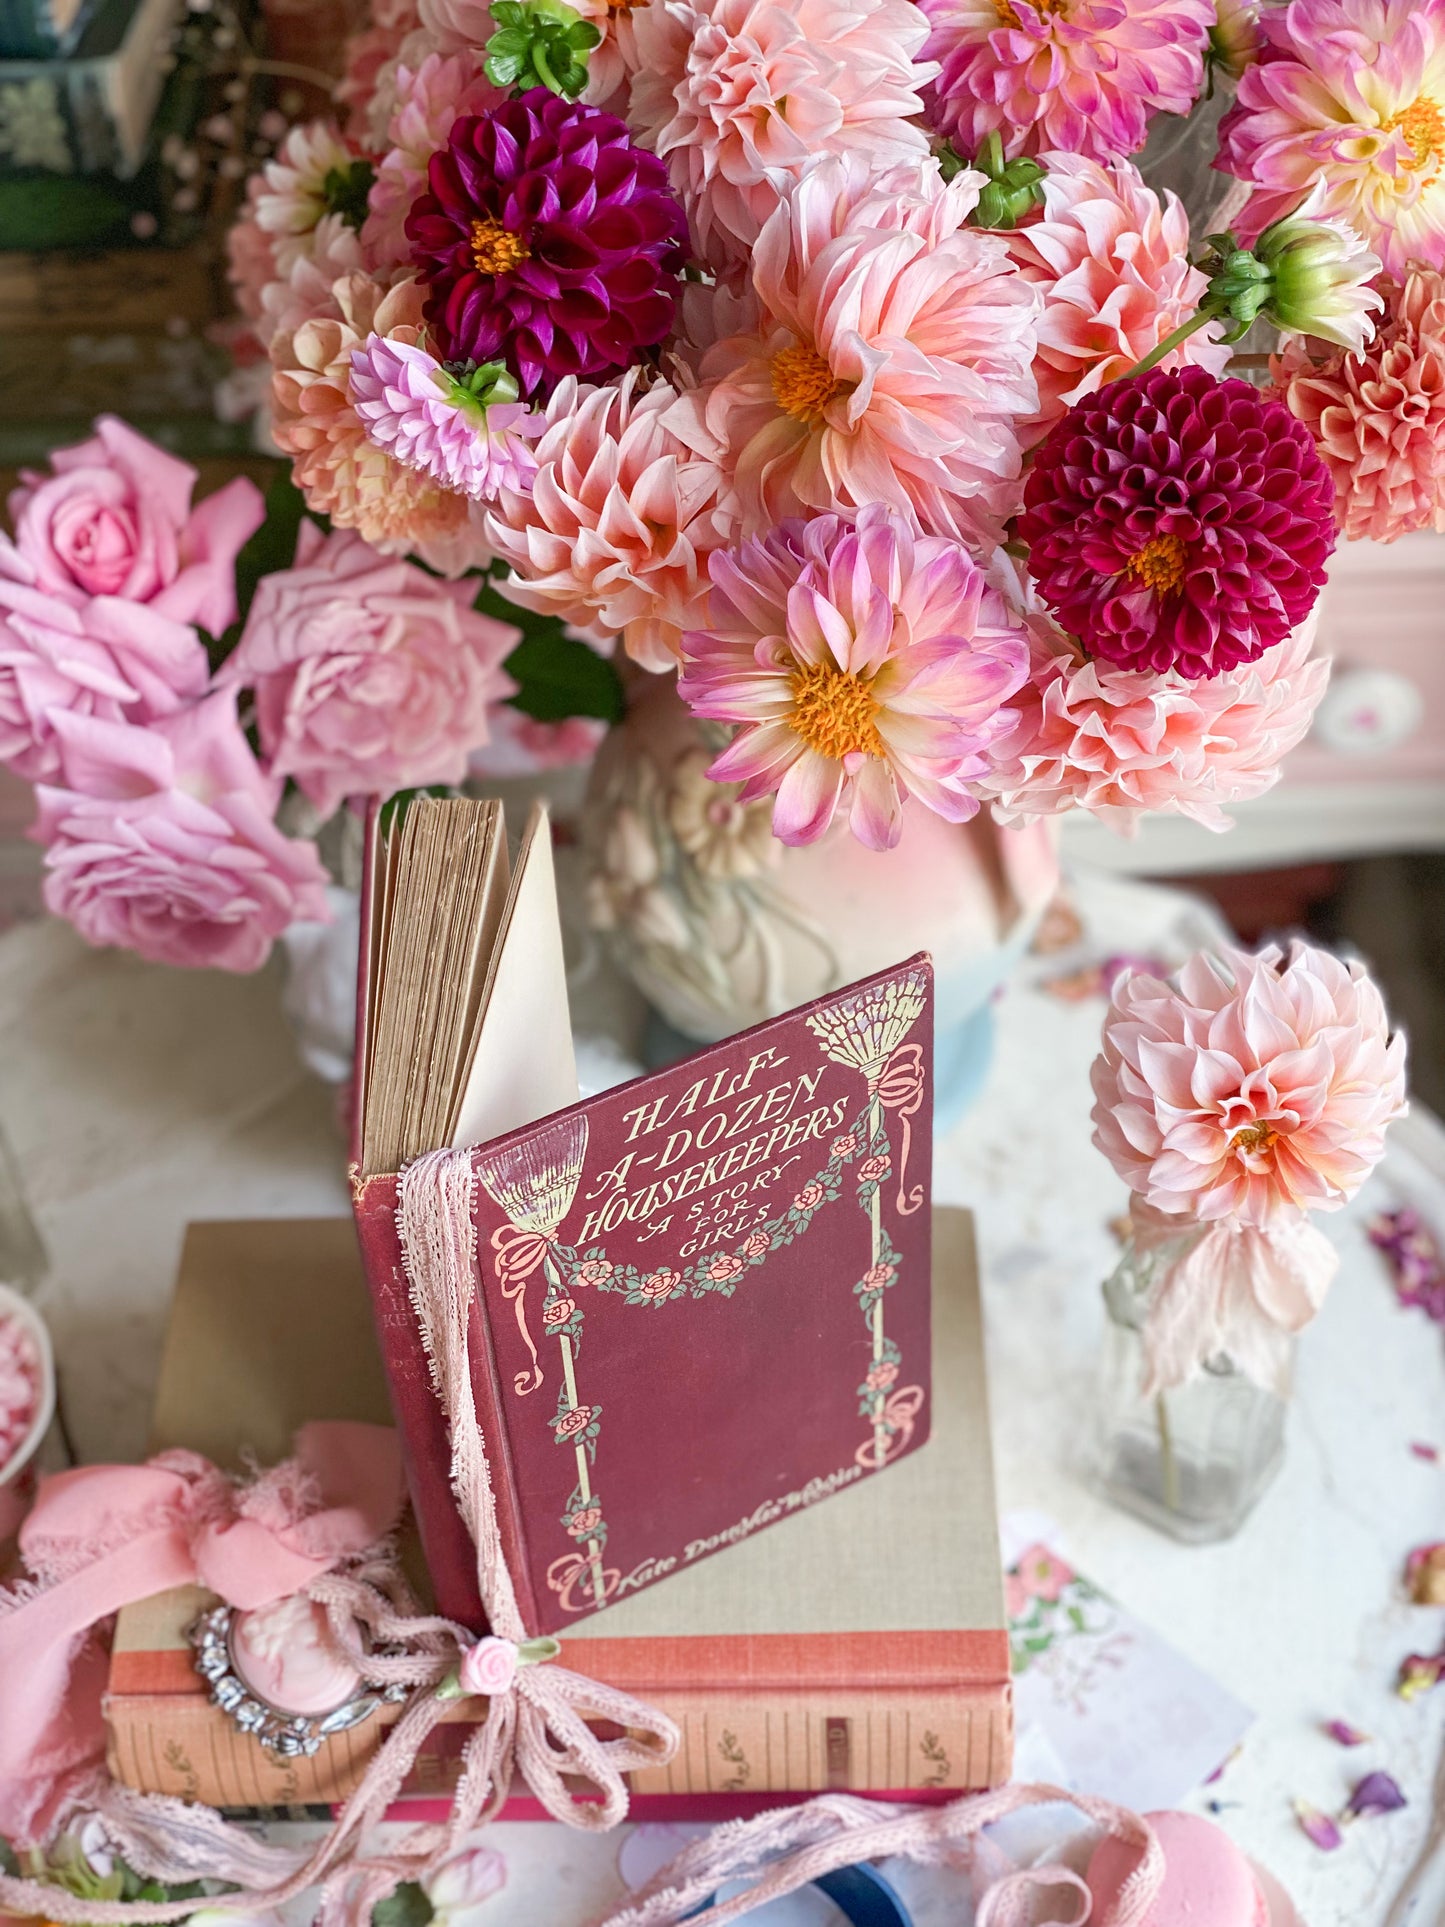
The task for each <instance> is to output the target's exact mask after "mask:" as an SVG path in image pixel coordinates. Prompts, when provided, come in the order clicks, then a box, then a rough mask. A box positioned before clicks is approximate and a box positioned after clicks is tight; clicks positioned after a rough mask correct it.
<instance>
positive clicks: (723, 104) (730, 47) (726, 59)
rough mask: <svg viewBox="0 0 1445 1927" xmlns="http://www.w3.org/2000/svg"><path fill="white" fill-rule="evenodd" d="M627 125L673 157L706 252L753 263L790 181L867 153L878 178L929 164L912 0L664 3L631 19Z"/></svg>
mask: <svg viewBox="0 0 1445 1927" xmlns="http://www.w3.org/2000/svg"><path fill="white" fill-rule="evenodd" d="M631 23H632V32H633V38H634V42H635V49H636V66H635V70H634V73H633V78H632V95H631V107H630V110H629V113H628V119H629V122H630V124H631V126H632V128H633V130H634V132H635V133H636V134H637V137H638V139H639V140H641V141H642V143H643V145H644V146H646V147H650V148H652V149H653V150H654V151H655V152H656V153H657V154H659V155H661V156H662V158H663V159H664V160H666V162H667V164H668V169H669V172H670V175H671V179H672V185H673V187H674V189H675V191H676V192H677V194H678V195H679V197H680V198H681V200H682V203H683V205H684V206H685V207H686V209H687V211H688V215H689V218H690V220H691V222H692V232H693V237H694V239H695V241H696V243H697V248H698V252H699V253H700V254H701V255H702V257H703V258H704V260H706V261H707V262H708V263H709V264H710V265H712V266H713V267H715V268H724V269H725V268H727V267H729V266H731V265H733V264H735V263H742V262H746V260H747V256H748V253H749V250H750V249H751V247H752V244H753V242H754V241H755V240H756V239H757V237H758V234H759V233H760V231H761V229H762V226H763V223H764V222H765V221H766V220H767V218H768V216H769V215H770V214H771V213H772V211H773V209H774V208H775V207H776V206H777V205H778V201H779V199H780V197H781V195H782V194H783V193H784V192H785V190H786V189H787V188H788V187H789V186H790V185H791V184H792V183H793V182H794V181H796V180H797V179H798V178H799V177H800V176H801V175H802V174H803V173H804V172H806V170H807V169H808V168H810V167H811V166H813V165H814V164H815V163H816V162H817V161H818V160H820V159H823V158H827V157H829V156H838V155H842V154H849V153H851V154H857V155H858V156H859V157H860V158H861V159H862V160H863V161H864V162H865V163H866V165H867V167H868V168H869V170H870V171H872V172H874V173H877V172H878V171H879V170H880V169H882V168H886V167H889V166H891V165H893V164H894V163H896V162H898V161H914V162H917V161H920V160H922V159H923V158H924V156H925V155H926V154H927V152H928V137H927V135H926V133H925V132H924V130H923V129H922V127H921V126H919V125H918V124H917V116H918V115H919V114H920V113H921V111H922V107H923V101H922V98H921V97H920V94H919V88H920V86H921V85H922V83H923V82H924V81H925V80H927V79H929V78H930V77H931V75H932V74H933V73H934V72H935V71H936V70H935V69H934V68H933V67H931V66H920V65H919V64H918V62H917V55H918V52H919V50H920V48H921V47H922V45H923V42H924V41H925V39H926V38H927V37H928V23H927V21H926V20H925V19H924V18H923V16H922V14H921V13H920V12H919V11H918V9H917V7H915V6H914V5H913V3H912V0H791V3H790V4H788V5H779V4H778V0H658V3H657V4H656V5H653V6H646V7H640V8H637V9H635V10H634V11H633V13H632V14H631Z"/></svg>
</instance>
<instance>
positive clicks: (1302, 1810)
mask: <svg viewBox="0 0 1445 1927" xmlns="http://www.w3.org/2000/svg"><path fill="white" fill-rule="evenodd" d="M1294 1812H1295V1818H1296V1819H1297V1820H1298V1821H1299V1823H1300V1826H1301V1827H1302V1828H1303V1829H1304V1831H1305V1832H1306V1833H1307V1834H1308V1835H1309V1837H1310V1839H1311V1840H1313V1841H1314V1843H1315V1845H1316V1846H1317V1847H1318V1848H1319V1849H1320V1851H1321V1852H1322V1853H1333V1852H1334V1850H1335V1848H1336V1847H1338V1846H1339V1845H1340V1844H1341V1842H1342V1841H1343V1840H1344V1837H1345V1836H1344V1835H1343V1834H1342V1833H1341V1832H1340V1830H1339V1827H1338V1826H1337V1825H1336V1824H1335V1822H1334V1821H1333V1820H1332V1819H1331V1818H1330V1816H1329V1815H1328V1814H1327V1813H1321V1812H1320V1810H1319V1808H1318V1807H1312V1806H1311V1805H1310V1803H1309V1801H1308V1800H1296V1801H1295V1803H1294Z"/></svg>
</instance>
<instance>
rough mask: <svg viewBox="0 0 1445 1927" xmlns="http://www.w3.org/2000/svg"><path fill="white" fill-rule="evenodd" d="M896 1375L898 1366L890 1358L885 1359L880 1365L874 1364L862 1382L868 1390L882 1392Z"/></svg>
mask: <svg viewBox="0 0 1445 1927" xmlns="http://www.w3.org/2000/svg"><path fill="white" fill-rule="evenodd" d="M897 1376H898V1367H897V1366H896V1365H895V1364H894V1363H893V1362H892V1360H891V1359H886V1360H885V1361H884V1362H883V1363H882V1364H881V1365H875V1366H874V1367H873V1368H872V1370H871V1371H870V1372H869V1374H868V1376H867V1378H865V1379H864V1381H863V1383H864V1384H865V1385H866V1386H867V1387H868V1389H869V1391H870V1392H884V1391H887V1389H888V1387H889V1386H890V1385H891V1384H892V1383H893V1381H894V1379H895V1378H897Z"/></svg>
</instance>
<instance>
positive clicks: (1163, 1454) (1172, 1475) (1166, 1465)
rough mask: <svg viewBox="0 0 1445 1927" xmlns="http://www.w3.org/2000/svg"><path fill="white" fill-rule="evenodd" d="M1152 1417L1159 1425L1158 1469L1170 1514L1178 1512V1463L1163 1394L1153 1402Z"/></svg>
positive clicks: (1165, 1502) (1159, 1394) (1158, 1395)
mask: <svg viewBox="0 0 1445 1927" xmlns="http://www.w3.org/2000/svg"><path fill="white" fill-rule="evenodd" d="M1154 1416H1155V1418H1156V1419H1157V1420H1158V1423H1159V1469H1160V1471H1161V1473H1162V1474H1163V1478H1164V1504H1165V1506H1166V1507H1167V1508H1168V1510H1169V1511H1170V1512H1177V1511H1178V1510H1179V1461H1178V1460H1177V1459H1176V1458H1175V1456H1174V1434H1173V1432H1172V1431H1171V1429H1170V1425H1169V1407H1168V1406H1167V1405H1166V1404H1165V1403H1164V1394H1163V1393H1162V1392H1160V1393H1158V1394H1157V1395H1156V1397H1155V1400H1154Z"/></svg>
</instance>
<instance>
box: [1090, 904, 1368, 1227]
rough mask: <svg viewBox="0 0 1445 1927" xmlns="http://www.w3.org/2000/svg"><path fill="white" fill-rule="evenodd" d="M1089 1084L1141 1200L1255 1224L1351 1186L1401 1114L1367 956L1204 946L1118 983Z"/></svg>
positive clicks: (1184, 1214) (1107, 1148) (1113, 1154)
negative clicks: (1172, 964) (1163, 969)
mask: <svg viewBox="0 0 1445 1927" xmlns="http://www.w3.org/2000/svg"><path fill="white" fill-rule="evenodd" d="M1093 1086H1094V1098H1095V1104H1094V1111H1093V1120H1094V1142H1095V1144H1096V1145H1097V1146H1098V1147H1099V1149H1100V1150H1101V1151H1102V1152H1103V1153H1104V1155H1105V1157H1107V1158H1108V1160H1109V1162H1110V1163H1111V1164H1112V1165H1113V1167H1114V1169H1115V1170H1116V1171H1117V1172H1118V1173H1119V1176H1120V1177H1121V1178H1122V1179H1123V1180H1124V1182H1125V1184H1127V1185H1128V1186H1129V1188H1130V1190H1131V1191H1134V1192H1136V1193H1137V1194H1138V1195H1139V1196H1140V1197H1141V1198H1142V1199H1143V1200H1144V1202H1145V1203H1146V1204H1147V1205H1149V1206H1151V1207H1152V1208H1153V1209H1154V1210H1156V1211H1166V1212H1170V1213H1172V1214H1175V1215H1177V1216H1178V1217H1180V1218H1181V1220H1182V1221H1183V1222H1184V1223H1185V1224H1186V1225H1187V1224H1188V1222H1189V1221H1190V1220H1192V1219H1200V1220H1203V1221H1205V1222H1210V1221H1212V1220H1216V1219H1220V1218H1228V1219H1230V1220H1232V1221H1233V1222H1235V1223H1238V1224H1244V1225H1252V1226H1255V1227H1258V1228H1264V1227H1267V1226H1269V1225H1270V1224H1272V1223H1274V1222H1276V1221H1278V1220H1286V1221H1288V1220H1291V1219H1297V1218H1298V1217H1299V1216H1300V1215H1301V1214H1302V1213H1303V1212H1306V1211H1332V1210H1337V1209H1338V1208H1339V1206H1340V1205H1342V1204H1345V1203H1347V1202H1348V1201H1349V1199H1350V1198H1352V1197H1353V1196H1354V1194H1355V1193H1356V1191H1358V1190H1359V1188H1360V1186H1361V1185H1362V1184H1363V1183H1364V1181H1365V1179H1366V1178H1367V1177H1368V1176H1369V1174H1370V1172H1371V1171H1372V1170H1373V1169H1374V1168H1375V1166H1376V1165H1377V1164H1378V1163H1379V1161H1380V1159H1381V1157H1382V1156H1383V1155H1384V1150H1385V1127H1386V1125H1387V1124H1388V1123H1389V1122H1390V1120H1391V1119H1392V1118H1396V1117H1399V1116H1400V1115H1401V1114H1402V1112H1403V1111H1404V1109H1405V1040H1404V1038H1403V1036H1401V1035H1399V1034H1398V1033H1397V1034H1396V1035H1395V1036H1394V1037H1391V1035H1390V1026H1389V1020H1388V1019H1387V1017H1386V1015H1385V1006H1384V1003H1383V1001H1382V999H1381V997H1380V993H1379V991H1378V990H1377V989H1376V987H1375V985H1374V984H1373V983H1372V982H1371V981H1370V978H1369V977H1368V975H1367V974H1366V972H1365V969H1364V966H1363V965H1362V964H1358V963H1350V964H1346V963H1343V962H1341V960H1340V959H1339V958H1338V957H1334V956H1331V955H1330V953H1329V952H1328V951H1327V950H1319V949H1315V948H1314V947H1313V946H1311V945H1309V944H1305V943H1301V942H1295V943H1293V944H1292V945H1291V946H1290V951H1289V956H1288V958H1285V957H1284V956H1283V954H1282V953H1281V951H1280V950H1279V949H1278V948H1277V947H1276V946H1275V945H1272V944H1271V945H1269V946H1267V947H1266V948H1265V949H1263V950H1261V951H1259V952H1258V954H1257V955H1249V954H1248V953H1246V952H1243V951H1230V952H1227V953H1226V954H1225V955H1224V956H1221V957H1211V956H1208V955H1206V954H1204V953H1199V954H1197V955H1195V956H1193V957H1191V958H1190V960H1189V961H1188V963H1186V964H1185V966H1184V968H1183V969H1182V970H1181V971H1180V972H1179V974H1178V977H1177V978H1176V979H1175V980H1174V981H1173V982H1164V981H1161V980H1160V979H1159V978H1157V977H1150V976H1144V975H1137V976H1136V975H1126V976H1124V977H1122V978H1121V979H1120V980H1119V982H1118V983H1117V985H1116V986H1115V989H1114V994H1113V1000H1112V1002H1111V1004H1110V1007H1109V1013H1108V1016H1107V1017H1106V1018H1105V1020H1104V1048H1103V1051H1102V1053H1101V1054H1100V1055H1099V1056H1098V1057H1097V1058H1096V1059H1095V1060H1094V1068H1093Z"/></svg>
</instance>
